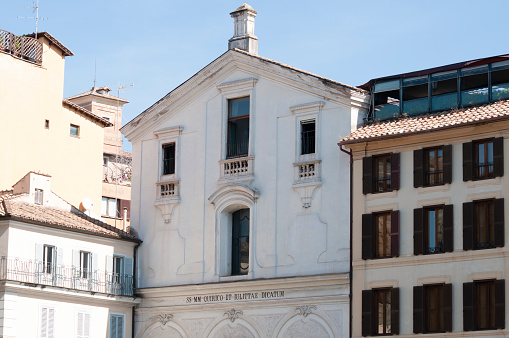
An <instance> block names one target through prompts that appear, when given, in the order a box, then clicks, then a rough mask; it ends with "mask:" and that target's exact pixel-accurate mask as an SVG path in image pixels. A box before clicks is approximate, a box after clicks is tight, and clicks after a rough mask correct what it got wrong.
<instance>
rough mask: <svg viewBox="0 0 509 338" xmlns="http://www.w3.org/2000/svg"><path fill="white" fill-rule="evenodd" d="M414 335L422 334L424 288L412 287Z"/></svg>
mask: <svg viewBox="0 0 509 338" xmlns="http://www.w3.org/2000/svg"><path fill="white" fill-rule="evenodd" d="M414 333H424V286H414Z"/></svg>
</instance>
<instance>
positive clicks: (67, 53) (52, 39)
mask: <svg viewBox="0 0 509 338" xmlns="http://www.w3.org/2000/svg"><path fill="white" fill-rule="evenodd" d="M26 36H28V37H31V38H35V33H32V34H27V35H26ZM41 36H44V37H45V38H46V39H48V40H49V41H50V43H52V44H54V45H55V46H57V47H58V48H59V49H60V50H61V51H62V54H63V55H64V56H73V55H74V53H73V52H71V50H70V49H69V48H67V47H66V46H64V45H63V44H62V43H61V42H60V41H58V40H57V39H55V37H54V36H53V35H51V34H50V33H48V32H38V33H37V39H39V38H40V37H41Z"/></svg>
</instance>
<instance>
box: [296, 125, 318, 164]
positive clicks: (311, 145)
mask: <svg viewBox="0 0 509 338" xmlns="http://www.w3.org/2000/svg"><path fill="white" fill-rule="evenodd" d="M305 125H313V130H312V131H304V126H305ZM316 136H317V135H316V119H314V118H313V119H303V120H301V121H300V155H302V156H305V155H311V154H315V153H316Z"/></svg>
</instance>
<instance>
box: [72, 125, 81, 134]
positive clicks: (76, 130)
mask: <svg viewBox="0 0 509 338" xmlns="http://www.w3.org/2000/svg"><path fill="white" fill-rule="evenodd" d="M71 136H80V126H77V125H75V124H71Z"/></svg>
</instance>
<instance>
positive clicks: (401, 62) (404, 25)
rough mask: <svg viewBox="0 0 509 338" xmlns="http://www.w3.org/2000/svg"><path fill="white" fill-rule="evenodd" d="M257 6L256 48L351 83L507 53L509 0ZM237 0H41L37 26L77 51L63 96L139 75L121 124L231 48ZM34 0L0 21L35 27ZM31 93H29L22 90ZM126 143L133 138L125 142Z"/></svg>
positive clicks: (6, 8)
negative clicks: (39, 19) (33, 18)
mask: <svg viewBox="0 0 509 338" xmlns="http://www.w3.org/2000/svg"><path fill="white" fill-rule="evenodd" d="M248 3H249V4H250V5H251V6H252V7H253V8H254V9H255V10H256V11H258V16H257V17H256V26H255V34H256V36H257V37H258V39H259V54H260V55H261V56H264V57H267V58H271V59H274V60H276V61H279V62H282V63H286V64H289V65H292V66H294V67H297V68H300V69H304V70H306V71H310V72H313V73H316V74H318V75H321V76H324V77H328V78H331V79H333V80H336V81H340V82H343V83H346V84H350V85H360V84H363V83H365V82H367V81H368V80H369V79H372V78H376V77H381V76H386V75H392V74H398V73H404V72H409V71H414V70H419V69H425V68H430V67H435V66H440V65H445V64H449V63H455V62H460V61H466V60H471V59H475V58H481V57H488V56H494V55H499V54H507V53H509V43H508V42H509V41H508V40H509V38H508V37H509V34H508V33H507V13H509V1H507V0H491V1H478V0H477V1H471V0H462V1H459V0H458V1H447V0H442V1H436V0H426V1H410V0H405V1H395V0H384V1H380V0H365V1H340V0H336V1H332V0H330V1H329V0H315V1H312V2H310V1H275V0H272V1H267V0H251V1H249V2H248ZM241 4H242V2H241V1H223V0H216V1H210V0H209V1H201V0H200V1H173V0H145V1H131V0H124V1H117V0H110V1H105V0H103V1H97V0H88V1H56V0H40V3H39V7H40V9H39V15H40V16H41V17H47V18H48V20H42V21H39V31H48V32H49V33H51V34H52V35H53V36H54V37H56V38H57V39H58V40H59V41H60V42H62V43H63V44H64V45H65V46H66V47H68V48H69V49H71V50H72V51H73V52H74V54H75V55H74V56H72V57H68V58H67V59H66V70H65V85H64V93H63V95H64V97H68V96H71V95H74V94H78V93H81V92H84V91H87V90H89V89H90V88H91V87H92V85H93V80H94V63H95V62H97V86H104V85H107V86H109V87H110V88H112V89H113V91H114V94H115V95H116V88H117V86H118V84H119V83H122V84H129V83H134V88H129V89H126V90H125V92H124V93H123V94H121V97H123V98H125V99H127V100H129V101H130V103H129V104H127V105H125V106H124V119H123V124H125V123H127V122H128V121H130V120H131V119H132V118H134V117H135V116H136V115H138V114H140V113H141V112H142V111H144V110H145V109H146V108H148V107H149V106H150V105H152V104H153V103H154V102H156V101H157V100H159V99H160V98H161V97H163V96H164V95H165V94H167V93H168V92H170V91H171V90H172V89H173V88H175V87H176V86H178V85H179V84H180V83H182V82H184V81H185V80H186V79H188V78H189V77H191V76H192V75H193V74H194V73H196V72H197V71H199V70H200V69H201V68H202V67H204V66H205V65H207V64H208V63H209V62H210V61H212V60H213V59H215V58H216V57H217V56H219V55H221V54H222V53H223V52H225V51H226V49H227V46H228V39H229V38H231V37H232V35H233V19H232V18H230V16H229V13H230V12H231V11H233V10H235V9H236V8H237V7H238V6H240V5H241ZM32 5H33V3H32V1H31V0H9V1H4V2H3V3H2V10H1V11H0V29H4V30H7V31H10V32H12V33H14V34H17V35H22V34H26V33H31V32H33V31H34V30H35V22H34V20H29V19H19V18H18V16H32V15H33V13H32V10H31V9H27V8H25V7H26V6H32ZM24 94H26V93H24ZM124 149H125V150H130V145H129V144H127V143H125V144H124Z"/></svg>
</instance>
